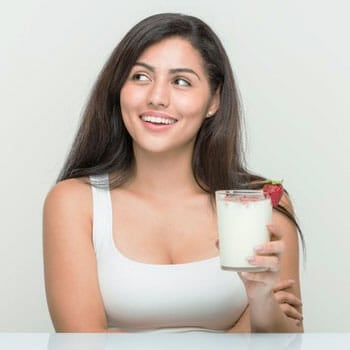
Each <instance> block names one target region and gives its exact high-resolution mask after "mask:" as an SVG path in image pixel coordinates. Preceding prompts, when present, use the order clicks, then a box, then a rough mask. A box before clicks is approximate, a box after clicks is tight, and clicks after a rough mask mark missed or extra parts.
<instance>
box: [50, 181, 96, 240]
mask: <svg viewBox="0 0 350 350" xmlns="http://www.w3.org/2000/svg"><path fill="white" fill-rule="evenodd" d="M91 222H92V194H91V188H90V185H89V184H88V182H87V181H86V179H83V178H82V179H68V180H64V181H61V182H59V183H57V184H56V185H55V186H54V187H53V188H52V189H51V190H50V191H49V193H48V194H47V196H46V199H45V202H44V208H43V228H44V235H49V236H52V235H54V234H55V233H57V234H58V235H59V236H61V237H62V235H63V233H65V232H68V231H74V232H75V233H78V232H90V231H91Z"/></svg>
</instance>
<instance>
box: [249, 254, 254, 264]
mask: <svg viewBox="0 0 350 350" xmlns="http://www.w3.org/2000/svg"><path fill="white" fill-rule="evenodd" d="M247 261H248V262H249V263H250V264H251V263H254V262H255V256H248V258H247Z"/></svg>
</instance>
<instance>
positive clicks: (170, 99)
mask: <svg viewBox="0 0 350 350" xmlns="http://www.w3.org/2000/svg"><path fill="white" fill-rule="evenodd" d="M241 146H242V145H241V116H240V108H239V101H238V97H237V92H236V87H235V82H234V78H233V74H232V70H231V66H230V63H229V60H228V58H227V55H226V53H225V50H224V48H223V47H222V44H221V43H220V40H219V39H218V38H217V36H216V35H215V33H213V31H212V30H211V29H210V28H209V27H208V26H207V25H206V24H205V23H203V21H201V20H200V19H198V18H195V17H192V16H186V15H181V14H158V15H154V16H151V17H148V18H146V19H144V20H142V21H141V22H140V23H138V24H137V25H136V26H134V27H133V28H132V29H131V30H130V31H129V32H128V33H127V34H126V36H125V37H124V38H123V40H122V41H121V42H120V43H119V45H118V46H117V47H116V49H115V50H114V52H113V53H112V55H111V57H110V58H109V60H108V61H107V63H106V65H105V67H104V68H103V70H102V72H101V74H100V76H99V78H98V80H97V82H96V84H95V87H94V89H93V91H92V94H91V96H90V99H89V102H88V104H87V107H86V110H85V113H84V116H83V119H82V123H81V126H80V128H79V131H78V133H77V136H76V139H75V141H74V144H73V146H72V149H71V152H70V154H69V156H68V159H67V161H66V164H65V165H64V167H63V170H62V172H61V174H60V176H59V179H58V183H57V184H56V185H55V186H54V188H53V189H52V190H51V191H50V192H49V194H48V196H47V198H46V201H45V206H44V224H43V226H44V261H45V280H46V290H47V300H48V305H49V310H50V314H51V317H52V320H53V323H54V326H55V329H56V330H57V331H66V332H107V331H141V330H154V329H166V330H188V329H193V328H194V329H206V330H212V331H232V332H301V331H302V330H303V326H302V316H301V301H300V287H299V267H298V260H299V256H298V234H297V224H296V222H295V219H294V217H293V210H292V205H291V203H290V200H289V199H288V196H287V195H286V194H285V195H284V196H283V198H282V200H281V203H280V205H279V207H278V208H277V209H276V210H274V213H273V220H272V223H271V225H269V226H268V228H269V230H270V232H271V241H270V242H269V243H267V244H266V245H264V246H263V247H261V248H260V249H259V250H258V251H257V252H256V256H255V257H253V258H251V259H250V263H251V264H261V263H263V264H264V265H265V266H268V267H269V269H268V271H266V272H259V273H245V274H242V275H238V274H237V273H235V272H232V271H227V270H223V269H222V268H221V267H220V262H219V259H218V246H217V240H218V235H217V224H216V210H215V205H214V202H213V194H214V192H215V191H216V190H219V189H231V188H235V187H238V186H250V185H251V186H253V185H254V186H256V183H257V180H261V178H260V177H258V176H254V175H252V174H250V173H249V172H248V171H247V170H246V169H245V166H244V163H243V152H242V147H241Z"/></svg>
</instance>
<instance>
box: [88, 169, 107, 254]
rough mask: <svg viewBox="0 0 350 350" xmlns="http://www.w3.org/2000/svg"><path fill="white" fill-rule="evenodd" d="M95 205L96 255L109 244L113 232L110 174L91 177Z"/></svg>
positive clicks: (94, 234) (93, 233) (93, 230)
mask: <svg viewBox="0 0 350 350" xmlns="http://www.w3.org/2000/svg"><path fill="white" fill-rule="evenodd" d="M90 183H91V189H92V202H93V203H92V204H93V222H92V227H93V229H92V238H93V245H94V249H95V253H96V255H98V254H99V252H101V250H102V247H103V245H104V244H106V243H107V242H109V239H110V236H111V232H112V205H111V194H110V189H109V178H108V174H103V175H93V176H90Z"/></svg>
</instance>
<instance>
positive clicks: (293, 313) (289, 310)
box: [280, 304, 303, 321]
mask: <svg viewBox="0 0 350 350" xmlns="http://www.w3.org/2000/svg"><path fill="white" fill-rule="evenodd" d="M280 307H281V309H282V311H283V312H284V314H285V315H286V316H287V317H289V318H293V319H294V320H299V321H302V320H303V315H302V314H301V313H300V312H299V311H298V310H297V309H296V308H294V307H292V306H290V305H289V304H280Z"/></svg>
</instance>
